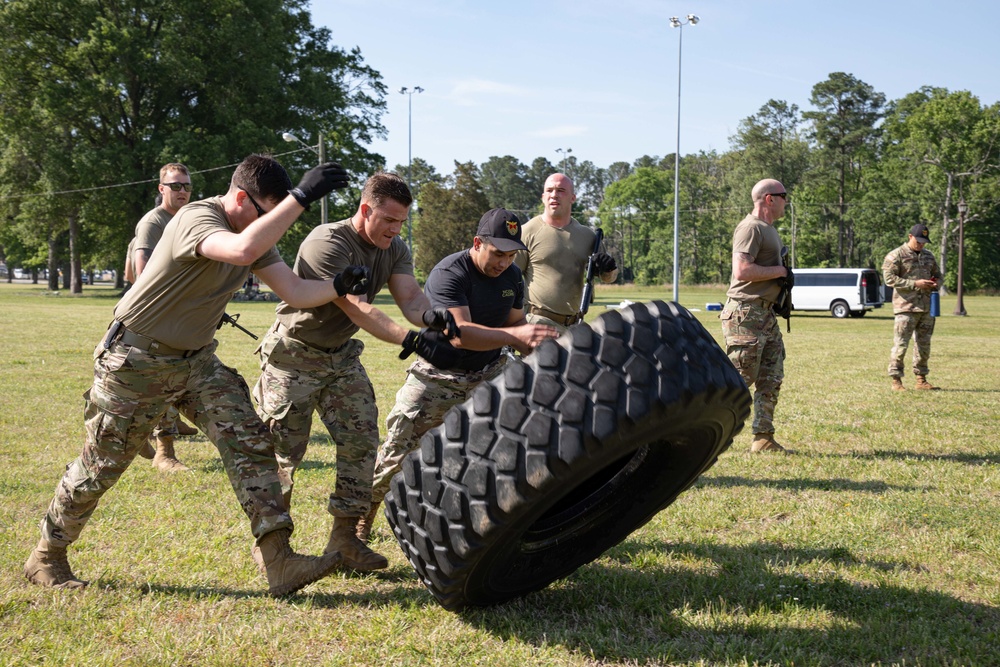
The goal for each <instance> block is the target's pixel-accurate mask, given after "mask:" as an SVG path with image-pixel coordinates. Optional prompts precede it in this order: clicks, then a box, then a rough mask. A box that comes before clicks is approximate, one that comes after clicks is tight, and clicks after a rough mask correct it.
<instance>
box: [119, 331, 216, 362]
mask: <svg viewBox="0 0 1000 667" xmlns="http://www.w3.org/2000/svg"><path fill="white" fill-rule="evenodd" d="M118 342H120V343H122V344H124V345H130V346H132V347H134V348H136V349H139V350H142V351H143V352H148V353H149V354H156V355H162V356H167V357H185V358H187V357H191V356H194V355H195V354H197V353H198V352H200V351H201V349H202V348H198V349H197V350H179V349H177V348H176V347H170V346H169V345H164V344H163V343H161V342H160V341H158V340H154V339H153V338H149V337H147V336H142V335H140V334H137V333H135V332H134V331H129V330H128V329H125V328H122V329H121V335H119V336H118Z"/></svg>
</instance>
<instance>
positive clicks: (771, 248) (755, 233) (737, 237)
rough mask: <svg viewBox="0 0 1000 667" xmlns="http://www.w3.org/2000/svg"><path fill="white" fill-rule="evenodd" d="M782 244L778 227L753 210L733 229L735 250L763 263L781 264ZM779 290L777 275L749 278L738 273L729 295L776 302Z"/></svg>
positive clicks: (758, 262) (765, 264) (735, 298)
mask: <svg viewBox="0 0 1000 667" xmlns="http://www.w3.org/2000/svg"><path fill="white" fill-rule="evenodd" d="M781 247H782V243H781V237H780V236H778V230H776V229H775V228H774V226H773V225H769V224H767V223H766V222H764V221H763V220H761V219H760V218H758V217H755V216H754V215H753V214H750V215H748V216H747V217H745V218H743V220H742V221H740V224H738V225H736V230H735V231H734V232H733V254H734V255H735V254H736V253H746V254H748V255H750V256H751V257H753V261H754V264H757V265H759V266H780V265H781ZM779 292H781V281H780V280H779V279H777V278H775V279H774V280H758V281H755V282H747V281H745V280H736V278H735V277H734V278H733V280H732V282H731V283H730V284H729V291H728V292H726V296H728V297H729V298H730V299H732V300H734V301H753V300H755V299H764V300H765V301H770V302H772V303H773V302H774V300H775V299H777V298H778V293H779Z"/></svg>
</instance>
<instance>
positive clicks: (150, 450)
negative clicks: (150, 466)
mask: <svg viewBox="0 0 1000 667" xmlns="http://www.w3.org/2000/svg"><path fill="white" fill-rule="evenodd" d="M139 456H141V457H142V458H144V459H150V460H152V458H153V457H154V456H156V448H155V447H153V445H151V444H149V440H146V442H144V443H142V449H140V450H139Z"/></svg>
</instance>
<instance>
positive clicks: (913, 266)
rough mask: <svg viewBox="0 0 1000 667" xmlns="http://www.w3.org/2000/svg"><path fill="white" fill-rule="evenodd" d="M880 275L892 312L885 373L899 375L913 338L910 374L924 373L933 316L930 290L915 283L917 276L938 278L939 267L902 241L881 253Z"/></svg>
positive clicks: (931, 257)
mask: <svg viewBox="0 0 1000 667" xmlns="http://www.w3.org/2000/svg"><path fill="white" fill-rule="evenodd" d="M882 278H883V280H884V281H885V284H886V285H888V286H889V287H891V288H892V289H893V293H892V310H893V312H894V313H895V314H896V318H895V323H894V326H893V340H892V350H890V351H889V377H893V378H902V377H903V360H904V358H905V357H906V349H907V347H909V345H910V338H911V337H912V338H913V343H914V346H913V374H914V375H924V376H926V375H927V374H928V368H927V362H928V360H929V359H930V356H931V335H933V333H934V324H935V320H936V318H934V317H932V316H931V313H930V310H931V293H930V292H929V291H926V290H919V289H917V287H916V281H918V280H937V281H938V282H939V283H940V282H941V269H940V268H938V265H937V262H935V261H934V255H933V254H932V253H931V252H930V251H928V250H925V249H921V250H920V251H916V250H913V249H912V248H910V246H909V244H908V243H904V244H903V245H901V246H900V247H898V248H896V249H895V250H893V251H892V252H890V253H889V254H888V255H886V256H885V261H883V262H882Z"/></svg>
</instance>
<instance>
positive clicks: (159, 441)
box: [153, 435, 191, 472]
mask: <svg viewBox="0 0 1000 667" xmlns="http://www.w3.org/2000/svg"><path fill="white" fill-rule="evenodd" d="M153 465H154V466H156V468H157V470H159V471H160V472H185V471H187V470H190V469H191V468H188V467H187V466H186V465H184V464H183V463H181V462H180V461H178V460H177V456H176V455H175V454H174V436H172V435H160V436H157V437H156V456H154V457H153Z"/></svg>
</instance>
